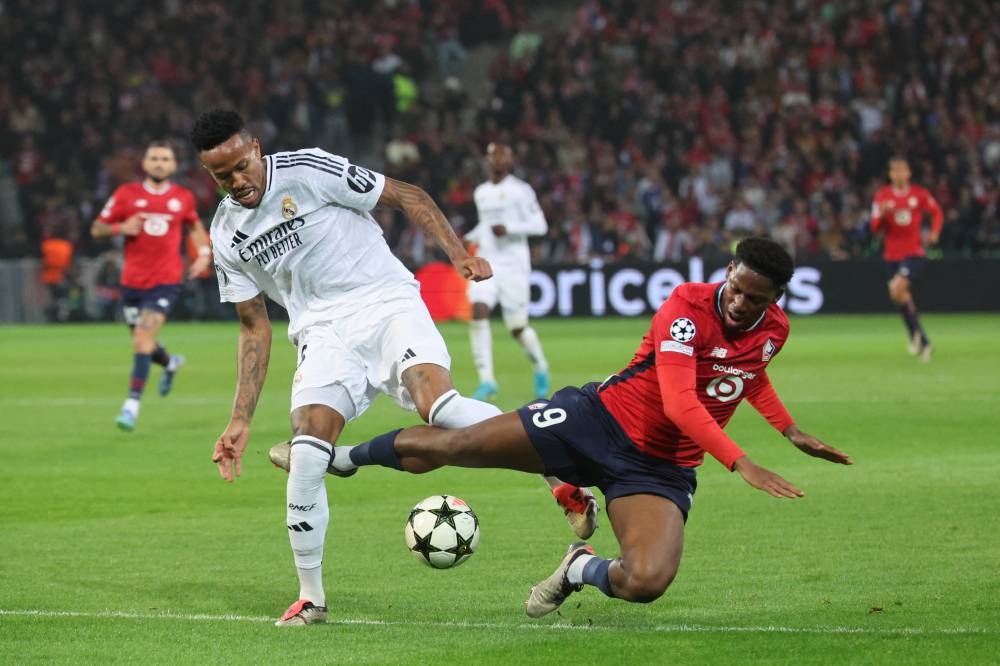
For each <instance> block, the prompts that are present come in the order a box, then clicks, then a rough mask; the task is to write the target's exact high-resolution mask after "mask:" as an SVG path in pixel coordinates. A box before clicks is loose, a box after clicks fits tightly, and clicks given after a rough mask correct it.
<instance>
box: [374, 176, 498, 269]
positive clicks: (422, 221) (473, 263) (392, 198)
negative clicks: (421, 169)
mask: <svg viewBox="0 0 1000 666" xmlns="http://www.w3.org/2000/svg"><path fill="white" fill-rule="evenodd" d="M378 205H380V206H388V207H389V208H395V209H396V210H401V211H403V212H404V213H405V214H406V216H407V217H408V218H410V219H411V220H413V223H414V224H416V225H417V226H418V227H420V228H421V229H422V230H423V232H424V233H425V234H427V235H428V236H430V237H431V238H433V239H434V240H435V241H436V242H437V244H438V245H440V246H441V249H443V250H444V251H445V252H446V253H447V254H448V259H450V260H451V263H452V265H454V266H455V268H456V269H457V270H458V272H459V273H460V274H461V275H462V277H464V278H468V279H470V280H475V281H476V282H479V281H480V280H485V279H487V278H489V277H491V276H492V275H493V269H492V268H490V264H489V262H488V261H486V260H485V259H483V258H481V257H473V256H471V255H470V254H469V253H468V252H467V251H466V249H465V246H463V245H462V241H460V240H459V239H458V236H456V235H455V232H454V230H452V228H451V225H450V224H448V219H447V218H446V217H445V216H444V213H442V212H441V209H440V208H438V207H437V204H435V203H434V200H433V199H431V197H430V195H429V194H427V192H425V191H423V190H422V189H420V188H419V187H417V186H416V185H410V184H409V183H404V182H402V181H400V180H395V179H393V178H386V179H385V188H384V189H383V190H382V195H381V196H380V197H379V200H378Z"/></svg>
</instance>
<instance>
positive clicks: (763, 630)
mask: <svg viewBox="0 0 1000 666" xmlns="http://www.w3.org/2000/svg"><path fill="white" fill-rule="evenodd" d="M3 616H9V617H38V618H66V617H70V618H92V619H115V618H120V619H125V620H180V621H184V622H256V623H261V624H263V623H269V624H270V623H273V622H274V618H273V617H262V616H258V615H233V614H222V615H209V614H205V613H194V614H183V613H141V612H136V611H112V610H108V611H57V610H38V609H35V610H7V609H2V608H0V617H3ZM327 624H333V625H353V626H371V627H439V628H455V629H497V630H509V629H527V630H532V631H553V630H554V631H598V632H609V633H624V632H631V633H642V632H654V633H664V634H711V633H739V634H820V635H823V634H831V635H832V634H838V635H839V634H868V635H878V636H942V635H947V636H963V635H990V634H996V633H1000V631H997V630H993V629H982V628H975V627H973V628H969V627H957V628H952V629H947V628H945V629H924V628H920V627H898V628H891V627H889V628H884V629H882V628H868V627H782V626H775V625H766V626H756V627H754V626H748V627H740V626H713V625H708V624H664V625H657V626H653V627H643V626H637V627H610V626H600V625H585V624H546V623H541V622H539V623H535V624H526V623H515V624H504V623H499V622H434V621H431V620H426V621H424V620H371V619H366V618H337V619H331V620H328V621H327Z"/></svg>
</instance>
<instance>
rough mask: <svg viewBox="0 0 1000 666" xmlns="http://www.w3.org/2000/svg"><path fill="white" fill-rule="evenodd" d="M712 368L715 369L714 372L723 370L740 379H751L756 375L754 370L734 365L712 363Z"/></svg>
mask: <svg viewBox="0 0 1000 666" xmlns="http://www.w3.org/2000/svg"><path fill="white" fill-rule="evenodd" d="M712 370H715V371H716V372H724V373H726V374H727V375H735V376H737V377H739V378H740V379H747V380H750V379H753V378H754V377H756V376H757V373H756V372H750V371H748V370H741V369H740V368H737V367H736V366H735V365H721V364H719V363H714V364H713V365H712Z"/></svg>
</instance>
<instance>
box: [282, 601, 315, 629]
mask: <svg viewBox="0 0 1000 666" xmlns="http://www.w3.org/2000/svg"><path fill="white" fill-rule="evenodd" d="M323 622H326V606H317V605H316V604H314V603H313V602H311V601H307V600H306V599H299V600H298V601H296V602H295V603H294V604H292V605H291V606H289V607H288V610H286V611H285V614H284V615H282V616H281V618H280V619H279V620H278V621H277V622H275V623H274V626H276V627H301V626H305V625H307V624H322V623H323Z"/></svg>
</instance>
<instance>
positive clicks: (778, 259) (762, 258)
mask: <svg viewBox="0 0 1000 666" xmlns="http://www.w3.org/2000/svg"><path fill="white" fill-rule="evenodd" d="M733 263H734V264H736V265H739V264H743V265H744V266H746V267H747V268H749V269H750V270H752V271H753V272H754V273H759V274H760V275H763V276H764V277H766V278H767V279H769V280H770V281H771V282H773V283H774V286H776V287H777V288H778V289H784V288H785V286H786V285H787V284H788V281H789V280H791V279H792V273H794V272H795V262H794V261H792V255H790V254H788V251H787V250H785V248H783V247H781V245H780V244H778V243H776V242H774V241H773V240H771V239H770V238H762V237H760V236H751V237H750V238H744V239H743V240H741V241H740V243H739V245H737V246H736V254H735V256H734V257H733Z"/></svg>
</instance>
